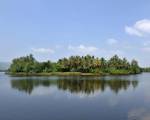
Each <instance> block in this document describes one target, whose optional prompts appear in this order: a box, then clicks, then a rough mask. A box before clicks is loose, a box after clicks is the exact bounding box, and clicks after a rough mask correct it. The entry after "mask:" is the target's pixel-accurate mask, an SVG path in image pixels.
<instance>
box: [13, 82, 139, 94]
mask: <svg viewBox="0 0 150 120" xmlns="http://www.w3.org/2000/svg"><path fill="white" fill-rule="evenodd" d="M52 85H53V86H57V88H58V89H59V90H63V91H69V92H71V93H84V94H87V95H88V94H93V93H94V92H96V91H98V90H100V91H102V92H104V91H105V90H106V89H107V88H109V89H110V90H111V91H113V92H115V93H118V92H119V91H120V90H127V89H128V88H129V87H130V86H131V87H133V88H136V87H137V85H138V81H136V80H132V81H129V80H118V79H117V80H68V79H63V80H62V79H61V80H12V81H11V86H12V88H14V89H17V90H19V91H24V92H26V93H28V94H31V93H32V91H33V89H34V88H36V87H38V86H44V87H50V86H52Z"/></svg>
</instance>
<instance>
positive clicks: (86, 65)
mask: <svg viewBox="0 0 150 120" xmlns="http://www.w3.org/2000/svg"><path fill="white" fill-rule="evenodd" d="M9 72H10V73H51V72H81V73H98V74H137V73H140V72H141V69H140V67H139V65H138V62H137V61H136V60H132V61H131V63H130V62H128V61H127V59H126V58H123V59H121V58H119V57H118V56H117V55H114V56H113V57H112V58H110V59H109V60H106V59H104V58H95V57H94V56H90V55H86V56H82V57H80V56H71V57H69V58H63V59H59V60H58V61H57V62H51V61H47V62H38V61H37V60H36V59H35V58H34V57H33V55H29V56H25V57H20V58H16V59H14V60H13V61H12V64H11V66H10V68H9Z"/></svg>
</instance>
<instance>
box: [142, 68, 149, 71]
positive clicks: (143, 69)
mask: <svg viewBox="0 0 150 120" xmlns="http://www.w3.org/2000/svg"><path fill="white" fill-rule="evenodd" d="M142 72H150V67H147V68H142Z"/></svg>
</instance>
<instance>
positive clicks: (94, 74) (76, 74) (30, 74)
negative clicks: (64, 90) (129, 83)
mask: <svg viewBox="0 0 150 120" xmlns="http://www.w3.org/2000/svg"><path fill="white" fill-rule="evenodd" d="M6 74H8V75H11V76H106V75H130V74H131V73H129V72H127V71H115V72H111V73H81V72H51V73H23V72H20V73H10V72H7V73H6Z"/></svg>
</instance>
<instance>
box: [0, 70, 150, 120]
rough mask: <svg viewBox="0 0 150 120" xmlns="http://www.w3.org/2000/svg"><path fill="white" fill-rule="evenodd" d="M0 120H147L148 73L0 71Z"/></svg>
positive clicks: (149, 114)
mask: <svg viewBox="0 0 150 120" xmlns="http://www.w3.org/2000/svg"><path fill="white" fill-rule="evenodd" d="M0 120H150V74H149V73H143V74H140V75H131V76H109V77H10V76H7V75H5V74H4V73H0Z"/></svg>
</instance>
